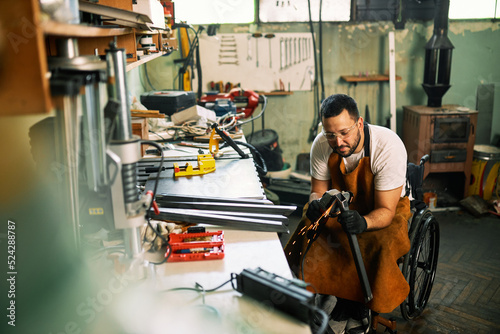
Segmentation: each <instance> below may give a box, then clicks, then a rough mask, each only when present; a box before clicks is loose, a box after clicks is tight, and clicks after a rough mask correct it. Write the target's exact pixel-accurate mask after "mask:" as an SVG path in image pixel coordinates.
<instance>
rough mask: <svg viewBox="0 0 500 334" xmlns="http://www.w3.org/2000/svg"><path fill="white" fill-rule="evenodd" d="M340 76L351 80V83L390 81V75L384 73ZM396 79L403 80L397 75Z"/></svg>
mask: <svg viewBox="0 0 500 334" xmlns="http://www.w3.org/2000/svg"><path fill="white" fill-rule="evenodd" d="M340 77H341V78H342V79H343V80H344V81H346V82H350V83H358V82H378V81H389V76H388V75H384V74H374V75H368V76H359V75H341V76H340ZM396 80H401V77H400V76H398V75H396Z"/></svg>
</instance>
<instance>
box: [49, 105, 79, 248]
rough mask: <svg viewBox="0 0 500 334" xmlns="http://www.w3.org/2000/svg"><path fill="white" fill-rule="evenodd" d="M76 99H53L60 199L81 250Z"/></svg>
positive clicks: (76, 245)
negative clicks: (67, 208) (66, 206)
mask: <svg viewBox="0 0 500 334" xmlns="http://www.w3.org/2000/svg"><path fill="white" fill-rule="evenodd" d="M80 98H81V97H79V96H78V95H76V96H60V97H57V98H54V106H55V111H56V120H57V123H56V124H57V126H56V130H55V132H56V133H55V135H56V142H57V143H60V144H61V146H59V147H58V149H57V150H56V155H57V158H56V159H57V161H58V162H59V163H61V164H62V168H61V171H60V174H61V176H62V180H63V185H64V188H63V194H64V197H65V198H63V200H66V201H67V202H68V207H69V217H68V218H70V219H71V222H72V223H73V239H74V243H75V247H76V249H77V250H78V249H80V215H79V211H80V210H79V208H80V206H79V196H78V194H79V192H78V179H79V178H78V166H79V154H78V153H79V148H80V145H79V138H80V137H79V136H80V131H79V128H80V115H81V101H80Z"/></svg>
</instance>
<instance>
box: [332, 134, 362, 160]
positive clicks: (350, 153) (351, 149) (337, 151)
mask: <svg viewBox="0 0 500 334" xmlns="http://www.w3.org/2000/svg"><path fill="white" fill-rule="evenodd" d="M360 140H361V135H360V133H359V130H358V135H357V136H356V141H355V144H354V145H353V146H349V145H343V147H349V151H348V152H347V153H342V152H341V151H340V150H339V146H332V145H331V144H330V147H331V148H332V149H333V152H335V153H337V154H338V155H340V156H341V157H343V158H347V157H350V156H351V155H352V154H353V153H354V151H355V150H356V148H357V147H358V145H359V142H360Z"/></svg>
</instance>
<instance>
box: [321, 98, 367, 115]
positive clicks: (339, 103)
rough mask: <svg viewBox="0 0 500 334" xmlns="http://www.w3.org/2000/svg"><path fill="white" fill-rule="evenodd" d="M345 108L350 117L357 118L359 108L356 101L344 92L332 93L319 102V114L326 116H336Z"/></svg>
mask: <svg viewBox="0 0 500 334" xmlns="http://www.w3.org/2000/svg"><path fill="white" fill-rule="evenodd" d="M344 109H346V110H347V111H348V112H349V115H350V116H351V117H352V119H355V120H357V119H358V118H359V110H358V105H357V104H356V101H354V99H353V98H352V97H350V96H348V95H345V94H333V95H330V96H329V97H327V98H326V99H325V100H324V101H323V103H322V104H321V116H322V117H325V118H328V117H334V116H338V115H340V114H341V113H342V111H344Z"/></svg>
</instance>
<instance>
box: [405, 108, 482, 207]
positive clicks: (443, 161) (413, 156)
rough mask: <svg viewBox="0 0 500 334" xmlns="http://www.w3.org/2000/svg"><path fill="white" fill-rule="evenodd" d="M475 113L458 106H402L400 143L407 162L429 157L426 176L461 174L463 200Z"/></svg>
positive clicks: (474, 131) (475, 122) (466, 185)
mask: <svg viewBox="0 0 500 334" xmlns="http://www.w3.org/2000/svg"><path fill="white" fill-rule="evenodd" d="M477 115H478V112H477V111H476V110H470V109H468V108H463V107H461V106H459V105H443V106H442V107H439V108H432V107H427V106H404V107H403V142H404V144H405V146H406V150H407V152H408V160H409V161H410V162H412V163H415V164H418V162H419V161H420V158H421V157H422V156H423V155H425V154H429V155H430V157H431V159H430V161H429V163H428V164H426V168H425V175H424V178H425V177H426V176H427V175H428V174H429V173H445V172H462V173H464V176H465V182H464V197H466V196H467V194H468V189H469V184H470V176H471V167H472V159H473V154H474V142H475V140H476V125H477Z"/></svg>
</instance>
